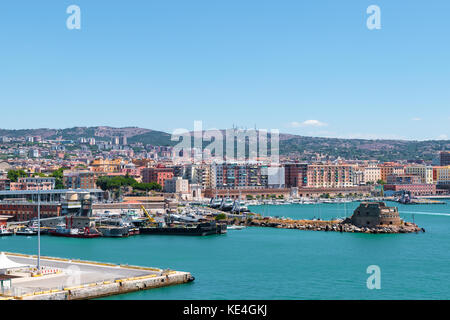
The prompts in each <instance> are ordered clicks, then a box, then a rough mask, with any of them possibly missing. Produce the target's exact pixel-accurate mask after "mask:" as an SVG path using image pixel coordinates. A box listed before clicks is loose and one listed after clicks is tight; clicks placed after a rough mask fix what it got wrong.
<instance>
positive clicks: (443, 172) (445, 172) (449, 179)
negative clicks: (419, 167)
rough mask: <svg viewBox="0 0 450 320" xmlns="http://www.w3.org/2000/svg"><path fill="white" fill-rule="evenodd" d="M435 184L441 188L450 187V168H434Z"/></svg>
mask: <svg viewBox="0 0 450 320" xmlns="http://www.w3.org/2000/svg"><path fill="white" fill-rule="evenodd" d="M433 182H434V183H436V184H437V185H440V186H444V185H447V186H450V166H446V167H434V168H433Z"/></svg>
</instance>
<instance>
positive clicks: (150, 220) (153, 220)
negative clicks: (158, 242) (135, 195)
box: [141, 205, 155, 222]
mask: <svg viewBox="0 0 450 320" xmlns="http://www.w3.org/2000/svg"><path fill="white" fill-rule="evenodd" d="M141 209H142V211H144V213H145V215H146V216H147V219H148V221H149V222H155V219H153V217H152V216H151V215H150V214H149V213H148V211H147V209H145V207H144V206H143V205H141Z"/></svg>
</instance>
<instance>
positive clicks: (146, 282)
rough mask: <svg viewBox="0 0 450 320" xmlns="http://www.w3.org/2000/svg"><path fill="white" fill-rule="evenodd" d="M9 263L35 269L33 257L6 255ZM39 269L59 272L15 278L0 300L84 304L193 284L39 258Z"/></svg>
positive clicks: (141, 270)
mask: <svg viewBox="0 0 450 320" xmlns="http://www.w3.org/2000/svg"><path fill="white" fill-rule="evenodd" d="M6 256H7V257H8V258H9V259H10V260H11V261H13V262H16V263H20V264H26V265H31V266H35V265H36V259H37V257H36V256H30V255H22V254H17V253H6ZM41 266H43V267H47V268H57V269H59V270H61V271H60V272H58V273H56V274H51V275H42V276H39V277H17V278H13V279H12V280H11V289H9V290H3V292H0V300H84V299H92V298H99V297H104V296H111V295H117V294H124V293H128V292H133V291H138V290H146V289H152V288H159V287H164V286H170V285H176V284H182V283H187V282H190V281H193V280H194V278H193V277H192V275H191V274H190V273H189V272H181V271H173V270H163V269H159V268H150V267H139V266H128V265H115V264H109V263H101V262H92V261H82V260H70V259H61V258H52V257H41Z"/></svg>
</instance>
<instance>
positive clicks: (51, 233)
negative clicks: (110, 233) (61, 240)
mask: <svg viewBox="0 0 450 320" xmlns="http://www.w3.org/2000/svg"><path fill="white" fill-rule="evenodd" d="M49 234H50V235H51V236H55V237H65V238H87V239H90V238H98V237H100V234H70V233H59V232H54V231H50V232H49Z"/></svg>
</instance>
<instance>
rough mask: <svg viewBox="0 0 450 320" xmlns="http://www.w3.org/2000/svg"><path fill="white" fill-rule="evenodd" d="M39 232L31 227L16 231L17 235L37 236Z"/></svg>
mask: <svg viewBox="0 0 450 320" xmlns="http://www.w3.org/2000/svg"><path fill="white" fill-rule="evenodd" d="M37 234H38V232H37V231H36V230H33V229H31V228H23V229H19V230H17V231H16V235H17V236H35V235H37Z"/></svg>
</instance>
